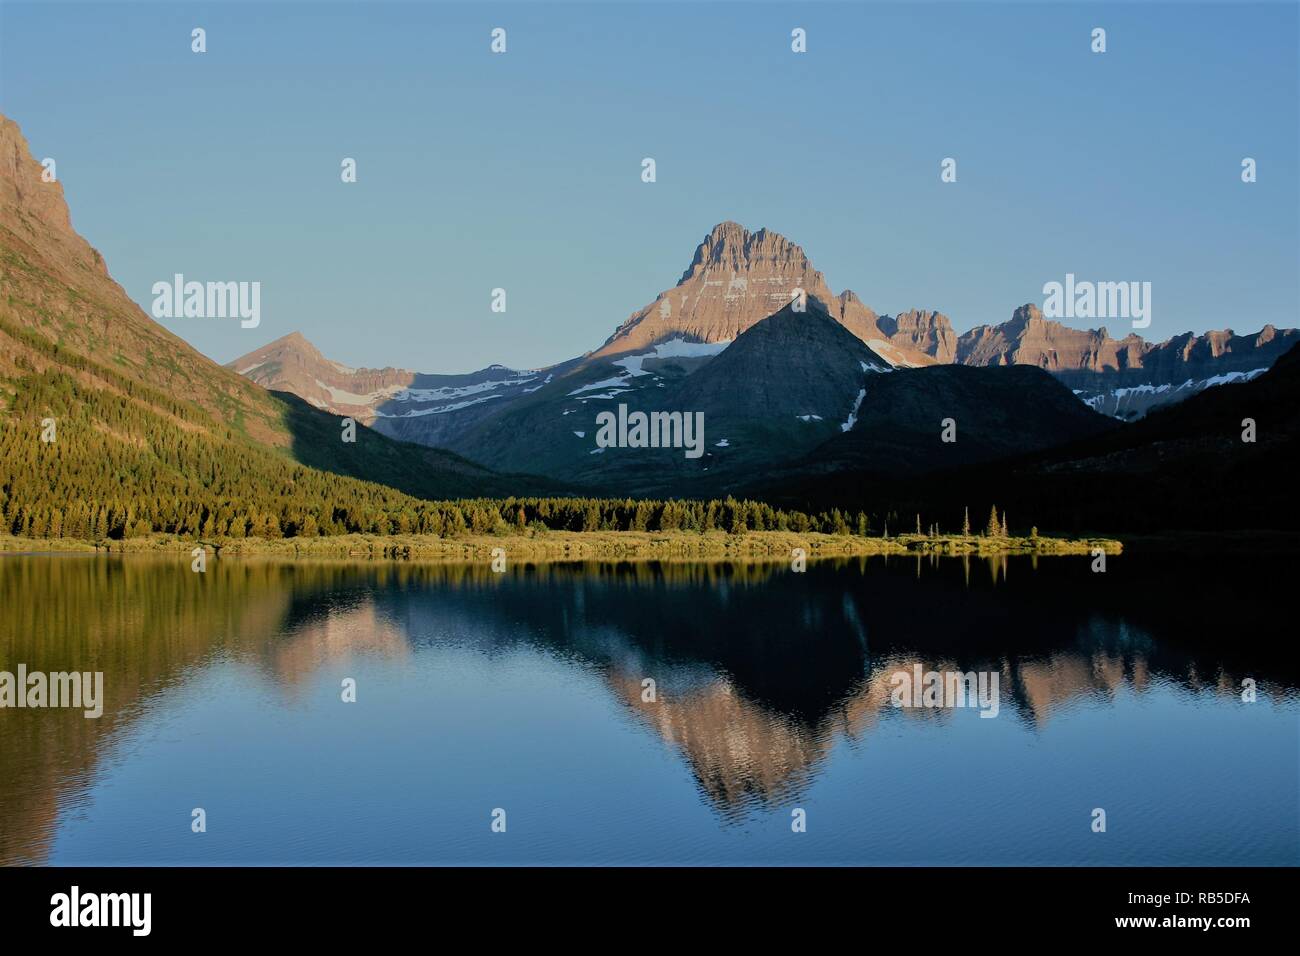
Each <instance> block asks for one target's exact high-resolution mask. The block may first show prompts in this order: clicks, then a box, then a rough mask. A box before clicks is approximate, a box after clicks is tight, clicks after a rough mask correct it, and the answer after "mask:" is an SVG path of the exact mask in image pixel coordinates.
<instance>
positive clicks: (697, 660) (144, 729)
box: [0, 555, 1300, 866]
mask: <svg viewBox="0 0 1300 956" xmlns="http://www.w3.org/2000/svg"><path fill="white" fill-rule="evenodd" d="M189 562H190V559H189V557H188V556H187V555H186V556H163V557H153V556H149V557H145V556H139V557H134V556H127V557H123V556H102V555H89V556H84V555H7V556H0V671H8V672H11V673H16V672H17V668H18V665H20V664H22V665H25V667H26V669H27V671H28V672H32V671H43V672H58V671H71V670H77V671H102V672H103V674H104V701H103V707H104V713H103V716H102V717H100V718H99V719H87V718H85V717H84V716H83V714H82V712H81V711H80V710H72V709H66V708H65V709H50V708H46V709H28V708H24V709H16V708H5V709H0V769H2V772H0V862H4V863H8V864H14V863H20V864H21V863H53V864H136V863H142V864H272V863H286V864H289V863H297V864H331V863H373V864H417V863H419V864H440V863H446V864H452V863H455V864H466V863H483V864H507V863H536V864H660V863H662V864H672V863H680V864H716V863H723V864H758V863H763V864H931V863H939V864H1066V865H1091V864H1150V865H1160V864H1175V865H1178V864H1188V865H1191V864H1200V865H1219V866H1223V865H1227V866H1233V865H1260V864H1269V865H1283V864H1285V865H1293V864H1295V863H1296V862H1297V861H1298V860H1300V812H1298V807H1300V793H1298V791H1297V787H1298V781H1300V772H1298V770H1300V768H1298V765H1297V761H1298V756H1297V755H1298V753H1300V692H1298V691H1297V688H1298V687H1300V678H1298V673H1300V668H1298V667H1297V654H1296V651H1295V649H1294V635H1293V633H1291V632H1292V627H1286V628H1285V629H1283V627H1282V625H1281V623H1280V622H1281V621H1284V620H1286V619H1289V618H1290V617H1291V614H1290V609H1291V607H1292V597H1291V595H1292V592H1293V589H1294V581H1295V579H1296V571H1297V564H1296V561H1295V560H1294V559H1290V558H1286V559H1272V560H1264V559H1243V558H1239V557H1232V558H1226V557H1225V558H1195V559H1193V558H1173V557H1164V556H1162V557H1160V558H1156V557H1142V558H1139V557H1137V556H1128V555H1123V556H1115V557H1112V558H1110V559H1109V562H1108V565H1107V569H1106V572H1105V573H1103V574H1098V573H1094V572H1093V571H1092V570H1091V568H1090V565H1091V559H1089V558H1086V557H1084V558H1068V557H1054V558H1038V559H1033V558H1029V557H1013V558H1000V559H992V560H986V559H978V558H971V559H962V558H924V559H913V558H897V557H891V558H888V559H885V558H879V557H876V558H869V559H854V560H842V561H835V562H811V563H809V564H808V567H807V570H806V571H805V572H803V573H795V572H794V571H792V570H791V568H790V567H789V566H788V565H783V564H745V565H736V564H708V563H699V564H691V563H686V564H649V563H646V564H632V563H584V564H553V565H533V566H526V565H517V566H514V567H509V568H508V569H507V570H506V571H505V573H500V574H498V573H493V572H492V571H491V569H490V568H489V567H487V566H486V565H479V566H461V565H437V564H414V563H343V562H340V563H330V562H312V563H306V562H299V563H293V562H277V561H272V560H260V559H225V560H219V561H212V562H210V563H209V566H208V570H207V572H206V573H203V574H197V573H194V572H193V571H191V570H190V563H189ZM1288 635H1290V636H1288ZM918 665H919V671H918V670H917V667H918ZM931 671H933V672H937V673H941V674H944V673H971V672H978V673H980V674H982V675H985V676H987V677H988V678H989V680H990V681H992V680H994V679H996V686H997V691H998V708H997V712H996V716H993V717H992V719H989V718H988V717H985V716H981V714H982V713H991V711H990V709H989V708H983V709H981V708H980V707H976V706H967V707H955V706H954V707H932V708H924V707H897V706H894V696H895V688H897V687H899V686H901V684H900V683H899V682H898V681H896V680H895V678H894V675H896V674H899V673H903V674H913V673H922V674H928V673H929V672H931ZM349 679H350V680H351V681H354V682H355V701H347V702H345V700H344V699H343V698H344V696H345V692H344V686H345V682H346V681H348V680H349ZM647 680H649V681H653V685H650V684H647V683H646V681H647ZM1247 680H1249V681H1253V682H1254V685H1253V686H1254V687H1255V699H1254V700H1253V701H1249V702H1247V701H1243V699H1242V694H1243V681H1247ZM197 808H201V809H202V810H203V812H204V822H205V825H206V830H205V832H201V833H196V832H193V831H192V821H193V820H194V819H195V818H194V815H193V811H194V810H195V809H197ZM1097 809H1100V810H1104V813H1105V831H1104V832H1094V820H1095V819H1096V815H1095V814H1094V810H1097ZM496 811H504V813H503V814H502V813H500V812H496ZM800 811H801V812H800ZM494 820H496V821H497V822H498V828H499V827H500V823H501V822H502V821H503V822H504V832H495V831H494V828H493V823H494ZM796 829H799V830H801V832H796Z"/></svg>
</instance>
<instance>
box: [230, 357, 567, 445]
mask: <svg viewBox="0 0 1300 956" xmlns="http://www.w3.org/2000/svg"><path fill="white" fill-rule="evenodd" d="M567 367H568V366H567V365H561V366H555V367H554V368H551V369H543V370H540V371H523V372H521V371H516V370H514V369H508V368H506V367H505V366H503V365H490V366H488V367H487V368H485V369H480V370H479V371H477V372H470V373H468V374H465V375H429V374H424V373H421V372H412V371H408V370H406V369H400V368H392V367H388V368H382V369H372V368H360V369H357V368H351V367H350V366H347V365H343V364H341V363H339V362H333V361H330V360H329V359H327V358H326V357H325V356H324V355H322V354H321V353H320V351H319V350H318V349H317V348H316V347H315V346H314V345H312V344H311V343H310V342H308V341H307V339H306V338H304V337H303V335H302V334H301V333H299V332H293V333H291V334H289V335H286V336H284V337H282V338H279V339H276V340H275V341H274V342H270V343H268V344H267V345H264V346H262V347H261V348H259V349H256V350H254V351H252V352H249V353H248V354H247V355H243V356H240V357H239V358H237V359H235V361H233V362H229V363H227V365H226V368H228V369H231V370H233V371H235V372H238V373H239V374H240V375H243V376H245V377H247V378H248V379H249V380H251V381H253V382H256V383H257V384H259V385H261V386H263V387H264V388H268V389H271V390H273V391H285V392H292V393H293V394H294V395H297V396H298V397H300V398H302V399H303V400H304V401H306V402H308V403H309V404H311V405H314V406H315V407H316V408H320V409H324V410H326V411H329V412H331V413H333V414H335V415H343V416H347V417H349V418H353V419H355V420H357V421H359V422H362V423H363V424H365V425H368V426H370V427H371V428H373V429H374V430H375V431H377V432H380V433H381V434H384V435H387V436H388V437H390V438H394V439H397V440H398V441H408V442H415V443H417V444H421V445H429V446H432V447H447V446H451V445H454V444H455V442H456V440H457V439H458V438H459V437H460V436H461V435H462V434H464V433H465V432H466V431H468V430H469V429H470V428H472V427H473V426H474V425H476V424H478V422H479V421H481V420H482V419H483V418H484V417H485V416H486V415H487V414H488V413H490V412H491V411H492V409H493V407H494V404H497V405H506V404H509V403H510V402H511V401H512V400H513V399H515V398H517V397H519V396H522V395H526V394H528V393H529V392H533V391H536V390H537V387H538V386H539V385H540V384H541V383H543V382H545V381H548V380H549V377H550V376H553V375H554V374H557V373H562V372H563V370H564V369H565V368H567Z"/></svg>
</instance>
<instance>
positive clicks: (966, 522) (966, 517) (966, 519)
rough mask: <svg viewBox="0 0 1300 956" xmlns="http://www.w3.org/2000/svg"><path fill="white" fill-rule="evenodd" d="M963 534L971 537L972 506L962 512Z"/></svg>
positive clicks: (964, 536)
mask: <svg viewBox="0 0 1300 956" xmlns="http://www.w3.org/2000/svg"><path fill="white" fill-rule="evenodd" d="M961 536H962V537H963V538H969V537H970V508H967V509H965V511H964V512H963V513H962V518H961Z"/></svg>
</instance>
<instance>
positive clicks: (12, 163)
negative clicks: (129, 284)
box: [0, 115, 108, 276]
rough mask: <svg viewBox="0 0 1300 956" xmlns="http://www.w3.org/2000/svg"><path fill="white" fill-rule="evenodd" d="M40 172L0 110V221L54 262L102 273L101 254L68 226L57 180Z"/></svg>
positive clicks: (23, 140)
mask: <svg viewBox="0 0 1300 956" xmlns="http://www.w3.org/2000/svg"><path fill="white" fill-rule="evenodd" d="M55 173H56V174H57V167H56V168H55ZM46 178H47V172H46V169H45V167H44V166H43V165H42V164H41V163H40V162H39V161H37V159H36V157H35V156H33V155H32V151H31V147H30V146H29V145H28V143H27V140H26V138H25V137H24V136H23V133H22V130H21V129H19V127H18V124H17V123H15V122H14V121H13V120H11V119H9V118H8V117H7V116H3V115H0V225H4V226H7V227H8V228H10V229H12V230H13V231H14V233H15V235H17V236H19V237H20V238H21V239H23V240H24V241H26V242H30V243H32V244H34V245H37V246H39V247H41V248H42V250H43V251H44V252H46V253H49V254H52V256H53V258H54V259H55V260H56V261H58V262H59V263H60V264H65V265H78V266H88V267H89V268H91V269H93V270H94V271H96V272H98V273H100V274H102V275H105V276H106V275H108V268H107V266H106V265H105V264H104V257H103V256H101V255H100V254H99V252H98V251H97V250H96V249H94V248H93V247H92V246H91V245H90V243H88V242H86V240H85V239H83V238H81V236H79V235H78V234H77V233H76V231H75V230H73V228H72V216H71V215H70V214H69V212H68V203H67V200H66V199H65V198H64V195H63V184H62V183H61V182H59V180H58V178H57V175H56V178H54V179H53V180H50V181H48V182H47V181H46Z"/></svg>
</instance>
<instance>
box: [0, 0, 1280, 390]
mask: <svg viewBox="0 0 1300 956" xmlns="http://www.w3.org/2000/svg"><path fill="white" fill-rule="evenodd" d="M1097 26H1101V27H1104V28H1105V29H1106V30H1107V50H1106V52H1105V53H1102V54H1096V53H1093V52H1091V49H1090V43H1091V36H1090V34H1091V31H1092V29H1093V28H1094V27H1097ZM194 27H202V28H204V29H205V30H206V32H207V52H206V53H203V54H196V53H193V52H191V30H192V29H193V28H194ZM494 27H503V28H505V29H506V31H507V52H506V53H505V54H493V53H492V52H491V51H490V49H489V44H490V41H491V37H490V32H491V30H492V29H493V28H494ZM795 27H800V28H803V29H804V30H806V31H807V52H806V53H803V54H796V53H793V52H792V51H791V38H790V33H791V30H792V29H794V28H795ZM0 31H2V34H0V111H2V112H3V113H4V114H5V115H6V116H9V117H10V118H12V119H14V120H16V121H17V122H18V123H19V125H20V126H21V127H22V129H23V131H24V133H25V135H26V136H27V139H28V141H29V142H30V144H31V146H32V150H33V153H34V155H35V156H36V157H37V158H38V159H43V158H45V157H52V158H54V159H55V161H56V163H57V171H58V176H59V179H60V181H61V182H62V183H63V186H64V189H65V192H66V195H67V198H68V202H69V205H70V207H71V210H72V220H73V225H74V227H75V228H77V229H78V231H79V232H80V233H81V234H82V235H84V236H85V237H86V238H87V239H88V240H89V241H90V242H91V244H92V245H94V246H95V247H96V248H98V249H99V250H100V251H101V252H102V253H103V254H104V256H105V258H106V261H107V263H108V266H109V269H110V271H111V273H112V274H113V276H114V277H115V278H116V279H117V280H118V281H119V282H120V283H121V284H122V286H123V287H124V288H125V289H126V291H127V293H128V294H129V295H130V296H131V297H132V298H133V299H135V300H136V301H137V302H139V303H140V304H141V305H142V307H144V308H145V310H146V311H148V310H149V308H150V305H151V303H152V300H153V296H152V292H151V289H152V286H153V284H154V283H155V282H157V281H160V280H170V278H171V277H172V275H173V274H175V273H178V272H179V273H182V274H184V275H185V276H186V278H187V279H197V280H199V281H208V280H213V281H248V282H252V281H257V282H260V283H261V323H260V325H259V326H258V327H256V328H241V326H240V323H239V322H238V321H237V320H230V319H212V318H204V319H198V318H191V319H185V318H178V319H166V320H163V324H165V325H167V326H168V327H169V328H171V329H172V330H173V331H175V332H177V333H178V334H180V335H181V336H182V337H184V338H185V339H186V340H187V341H189V342H191V343H192V344H193V345H194V346H195V347H196V348H198V349H199V350H200V351H202V352H203V353H205V354H206V355H208V356H210V357H212V358H214V359H216V360H217V361H220V362H226V361H230V360H232V359H234V358H236V357H238V356H240V355H242V354H244V353H247V352H249V351H252V350H253V349H255V348H258V347H260V346H261V345H264V344H265V343H266V342H269V341H271V340H272V339H275V338H278V337H279V336H281V335H285V334H287V333H289V332H292V331H300V332H302V333H303V334H304V335H306V336H307V338H309V339H310V340H311V341H312V342H314V343H315V344H316V345H317V346H318V347H319V348H320V349H321V350H322V351H323V352H324V353H325V354H326V355H327V356H329V357H330V358H333V359H336V360H338V361H341V362H344V363H346V364H349V365H353V366H368V367H383V366H387V365H393V366H399V367H404V368H410V369H414V370H416V371H422V372H461V371H469V370H471V369H477V368H481V367H483V366H486V365H488V364H492V363H501V364H504V365H509V366H512V367H516V368H535V367H541V366H544V365H548V364H552V363H555V362H558V361H562V360H564V359H566V358H570V357H573V356H576V355H580V354H582V353H583V352H586V351H588V350H590V349H594V348H596V347H598V346H599V345H600V344H601V343H602V342H603V341H604V340H605V338H606V337H607V336H608V335H609V334H610V333H611V332H612V331H613V329H614V328H615V326H616V325H618V324H619V323H620V322H622V321H624V320H625V319H626V318H627V317H628V316H629V315H630V314H631V313H632V312H634V311H636V310H637V309H639V308H641V307H642V306H644V305H646V304H647V303H649V302H651V301H652V300H653V299H654V297H655V295H656V294H658V293H659V292H660V291H662V290H664V289H666V288H669V287H671V286H672V285H673V284H674V283H676V281H677V280H678V279H679V278H680V276H681V274H682V272H683V271H684V270H685V269H686V268H687V266H688V265H689V263H690V259H691V256H692V254H693V252H694V249H695V247H696V245H697V244H698V243H699V242H700V240H701V239H702V238H703V237H704V236H705V235H706V234H707V233H708V231H709V230H710V229H711V228H712V227H713V226H714V225H715V224H716V223H718V222H721V221H724V220H728V219H730V220H735V221H737V222H739V223H741V224H742V225H744V226H746V227H747V228H750V229H758V228H760V227H767V228H768V229H770V230H773V231H776V232H779V233H781V234H783V235H785V236H787V237H788V238H790V239H791V240H793V241H795V242H797V243H799V244H800V245H801V246H802V247H803V248H804V250H805V251H806V252H807V253H808V255H809V257H810V258H811V260H812V262H813V264H814V266H815V267H816V268H818V269H820V270H821V271H822V272H823V273H824V274H825V275H826V278H827V281H828V283H829V284H830V286H831V288H832V289H834V290H835V291H840V290H842V289H844V288H851V289H853V290H854V291H855V292H857V293H858V295H859V296H860V297H861V298H862V300H863V301H864V302H866V303H867V304H868V305H870V306H871V307H872V308H874V309H875V310H876V311H877V312H879V313H881V314H886V313H895V312H899V311H903V310H906V309H910V308H927V309H938V310H939V311H942V312H944V313H945V314H947V315H948V316H949V317H950V318H951V319H952V322H953V325H954V326H955V328H956V329H957V330H958V331H959V332H960V331H963V330H965V329H968V328H970V327H972V326H974V325H979V324H985V323H996V322H1001V321H1004V320H1006V319H1007V318H1009V317H1010V315H1011V312H1012V310H1013V309H1014V308H1015V307H1016V306H1018V305H1020V304H1022V303H1026V302H1037V303H1040V304H1041V303H1042V301H1043V298H1044V293H1043V286H1044V284H1045V283H1048V282H1052V281H1056V282H1063V281H1064V278H1065V276H1066V274H1067V273H1072V274H1074V275H1075V276H1076V277H1078V278H1079V279H1086V280H1093V281H1142V282H1150V283H1151V290H1152V291H1151V317H1152V321H1151V325H1150V327H1149V328H1147V329H1145V330H1144V331H1143V333H1142V334H1144V335H1145V336H1146V337H1147V338H1149V339H1152V340H1157V341H1158V340H1162V339H1165V338H1168V337H1169V336H1171V335H1174V334H1177V333H1179V332H1183V331H1188V330H1192V331H1198V332H1199V331H1204V330H1207V329H1211V328H1225V327H1228V328H1233V329H1236V330H1237V331H1238V332H1253V331H1255V330H1257V329H1259V328H1260V327H1261V326H1262V325H1264V324H1265V323H1268V322H1272V323H1274V324H1276V325H1279V326H1296V325H1300V278H1298V271H1300V197H1298V194H1297V169H1298V168H1300V162H1298V159H1300V131H1298V127H1300V76H1298V74H1297V59H1298V55H1300V54H1298V51H1300V29H1298V26H1297V6H1296V5H1295V4H1294V3H1267V4H1261V5H1252V4H1243V3H1232V4H1227V5H1216V4H1209V3H1150V4H1137V5H1135V4H1131V3H1130V4H1124V5H1117V6H1111V5H1106V4H1095V3H1092V4H1086V5H1082V4H1080V5H1075V4H1068V3H1062V4H1027V3H1005V4H1004V3H985V2H970V3H961V4H942V3H908V4H894V3H860V4H859V3H830V4H819V3H792V4H771V3H749V2H732V3H721V4H684V3H654V4H640V3H632V2H629V3H607V4H595V3H578V4H561V3H551V2H533V3H527V4H519V5H513V4H490V5H489V4H482V3H475V4H461V3H441V2H429V3H416V2H408V3H395V4H385V3H375V2H366V3H350V2H337V3H313V2H306V3H304V2H298V3H288V4H276V3H257V4H253V3H239V2H235V3H220V4H210V3H135V2H132V3H115V2H101V3H94V4H89V5H81V4H75V3H64V2H49V0H47V2H41V3H20V2H10V0H3V3H2V4H0ZM344 157H351V158H353V159H355V160H356V162H357V182H355V183H343V182H342V181H341V176H340V168H341V167H340V164H341V162H342V160H343V158H344ZM645 157H653V158H654V159H655V162H656V174H657V180H656V182H654V183H644V182H642V180H641V168H642V167H641V161H642V159H643V158H645ZM947 157H951V158H954V159H955V160H956V161H957V181H956V182H953V183H944V182H941V180H940V163H941V161H942V160H943V159H944V158H947ZM1244 157H1252V158H1254V159H1255V160H1256V162H1257V169H1258V181H1257V182H1255V183H1251V184H1245V183H1243V182H1242V181H1241V162H1242V159H1243V158H1244ZM495 288H504V289H505V290H506V293H507V297H506V311H505V312H504V313H500V312H493V311H492V309H491V302H492V290H493V289H495ZM1072 324H1075V325H1080V326H1096V325H1106V326H1107V327H1108V328H1109V329H1110V331H1111V332H1112V334H1114V335H1116V337H1122V336H1123V335H1124V334H1126V333H1127V332H1129V331H1130V328H1129V323H1128V321H1127V320H1125V319H1115V320H1099V321H1093V322H1088V321H1085V320H1073V322H1072Z"/></svg>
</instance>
